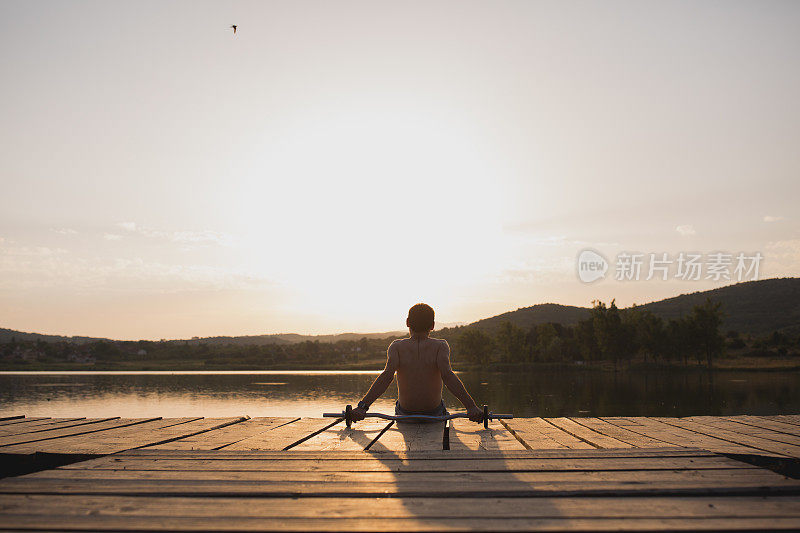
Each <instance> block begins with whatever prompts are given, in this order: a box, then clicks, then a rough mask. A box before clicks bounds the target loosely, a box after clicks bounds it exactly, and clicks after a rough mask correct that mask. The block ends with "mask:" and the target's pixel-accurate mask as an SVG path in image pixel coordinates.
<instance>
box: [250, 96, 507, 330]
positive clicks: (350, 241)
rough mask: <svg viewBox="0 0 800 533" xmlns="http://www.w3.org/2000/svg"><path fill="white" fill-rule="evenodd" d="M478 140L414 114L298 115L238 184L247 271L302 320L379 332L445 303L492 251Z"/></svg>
mask: <svg viewBox="0 0 800 533" xmlns="http://www.w3.org/2000/svg"><path fill="white" fill-rule="evenodd" d="M362 109H363V107H362ZM479 138H480V137H479V136H478V135H475V131H474V129H473V130H470V129H469V128H468V127H465V126H464V125H463V124H458V123H455V122H449V121H447V120H443V119H437V118H433V117H432V116H431V115H424V114H422V113H419V112H417V113H415V112H407V111H404V110H399V111H391V112H386V111H383V112H374V113H365V112H363V111H362V112H359V113H355V112H352V111H348V110H342V111H339V112H336V113H325V114H323V113H315V114H309V115H307V116H306V117H305V118H304V119H303V120H300V121H298V122H297V123H296V124H295V125H294V127H293V128H291V129H290V130H289V131H288V132H287V131H285V130H284V131H283V133H282V135H281V138H280V139H278V140H269V141H265V146H264V147H263V152H262V153H261V154H259V156H258V157H255V158H254V159H253V162H252V166H251V169H250V172H251V173H250V175H249V176H248V177H247V179H246V180H245V181H244V182H243V183H242V187H241V190H240V194H241V197H240V199H239V201H237V204H238V209H237V212H236V214H235V216H236V217H237V218H238V220H239V222H240V224H241V226H242V228H243V231H244V232H245V233H246V234H247V238H246V242H247V247H248V251H249V257H248V259H249V261H250V262H251V264H252V265H253V268H254V269H255V270H256V271H258V272H259V273H261V274H262V275H264V276H265V277H268V278H270V279H272V280H274V281H276V282H278V283H280V284H282V285H283V286H284V287H286V288H288V289H289V290H290V291H291V292H292V293H294V294H293V298H292V299H291V300H292V305H293V307H295V306H296V308H297V309H298V310H301V309H302V310H305V311H306V312H307V311H308V310H309V309H313V310H315V312H317V313H329V312H332V313H334V315H336V314H340V315H341V314H342V313H344V314H345V315H348V314H349V312H350V311H352V313H353V314H352V317H356V316H358V317H359V318H361V319H363V317H364V309H365V308H368V309H370V310H371V311H370V314H371V315H372V316H373V319H374V320H375V321H376V322H381V321H382V319H385V318H386V317H396V316H397V313H398V309H402V307H403V306H406V305H407V304H408V303H409V302H411V303H413V302H415V301H418V300H427V301H432V302H435V303H439V304H440V305H441V304H445V305H446V304H449V303H452V301H453V300H454V298H457V296H456V294H457V291H458V290H459V289H460V288H462V287H464V286H466V285H468V284H471V283H475V282H476V281H477V280H479V279H481V278H485V277H486V276H490V275H492V273H493V272H495V270H496V267H497V265H498V264H499V263H498V261H497V260H498V254H500V253H501V248H502V231H501V226H502V218H503V217H502V216H501V204H500V197H501V194H502V179H501V178H502V176H497V175H495V172H494V171H493V169H492V164H491V161H489V160H488V159H487V158H486V157H485V156H484V154H485V153H486V150H485V149H483V147H482V146H481V145H480V142H479ZM348 307H351V309H348ZM373 313H374V314H373ZM352 317H346V316H343V317H342V318H352Z"/></svg>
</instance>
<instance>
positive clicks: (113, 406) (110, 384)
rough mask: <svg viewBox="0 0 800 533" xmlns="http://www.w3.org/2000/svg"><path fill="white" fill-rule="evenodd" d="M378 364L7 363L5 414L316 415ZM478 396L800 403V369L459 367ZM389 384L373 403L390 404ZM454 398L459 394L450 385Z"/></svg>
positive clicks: (677, 409) (755, 407)
mask: <svg viewBox="0 0 800 533" xmlns="http://www.w3.org/2000/svg"><path fill="white" fill-rule="evenodd" d="M376 375H377V372H369V371H364V372H359V371H355V372H353V371H351V372H328V371H317V372H308V371H297V372H286V371H274V372H273V371H269V372H255V371H241V372H238V371H229V372H2V373H0V416H8V415H17V414H25V415H27V416H52V417H73V416H74V417H78V416H87V417H108V416H121V417H150V416H161V417H184V416H205V417H221V416H238V415H249V416H251V417H255V416H320V415H321V414H322V413H323V412H325V411H340V410H341V409H343V407H344V405H345V404H347V403H351V404H355V403H357V402H358V400H359V399H360V398H361V396H362V395H363V394H364V393H365V392H366V391H367V389H368V387H369V385H370V383H371V382H372V380H373V379H374V378H375V376H376ZM459 375H460V376H461V379H462V380H463V381H464V383H465V384H466V386H467V388H468V390H469V391H470V392H471V393H472V395H473V397H474V398H475V400H476V401H477V402H478V404H484V403H487V404H489V406H490V408H491V409H492V410H493V411H495V412H511V413H513V414H514V415H515V416H519V417H530V416H612V415H628V416H634V415H643V416H644V415H646V416H688V415H699V414H705V415H724V414H781V413H800V372H743V371H742V372H739V371H736V372H734V371H724V372H723V371H720V372H716V373H715V374H714V376H713V379H712V380H709V378H708V375H707V374H706V373H705V372H702V371H686V372H684V371H674V370H673V371H664V372H659V373H655V372H652V373H647V372H624V373H620V374H617V375H614V374H613V373H611V372H601V371H594V370H577V369H575V370H572V369H571V370H543V371H530V372H514V373H477V372H465V373H460V374H459ZM396 396H397V390H396V388H395V386H394V384H393V385H392V386H390V388H389V390H388V391H387V393H386V394H385V395H384V398H382V399H380V400H378V401H377V402H376V404H375V407H374V408H373V410H381V411H383V412H390V411H391V410H392V409H393V406H394V399H395V398H396ZM445 403H446V404H447V405H448V407H450V408H451V410H452V408H457V407H459V404H458V402H457V400H455V398H453V397H452V396H451V395H450V394H449V393H448V394H446V396H445Z"/></svg>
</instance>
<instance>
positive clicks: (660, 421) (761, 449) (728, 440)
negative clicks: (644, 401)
mask: <svg viewBox="0 0 800 533" xmlns="http://www.w3.org/2000/svg"><path fill="white" fill-rule="evenodd" d="M654 422H658V423H660V424H665V425H667V426H672V427H675V428H678V429H683V430H684V431H691V432H692V433H697V434H698V435H705V436H706V437H710V438H712V439H718V440H722V441H725V442H730V443H731V444H736V445H737V446H742V447H745V448H752V449H754V450H759V451H762V452H766V453H776V454H778V455H780V456H783V457H791V455H786V454H785V453H780V452H773V451H770V450H765V449H764V448H759V447H758V446H755V445H753V444H742V443H741V442H736V441H735V440H730V439H726V438H724V437H720V436H718V435H711V434H710V433H703V432H702V431H698V430H696V429H689V428H685V427H682V426H677V425H675V424H670V423H669V422H664V421H663V420H654ZM695 423H696V424H699V422H695ZM700 425H705V424H700ZM708 427H713V426H708ZM742 436H748V435H742Z"/></svg>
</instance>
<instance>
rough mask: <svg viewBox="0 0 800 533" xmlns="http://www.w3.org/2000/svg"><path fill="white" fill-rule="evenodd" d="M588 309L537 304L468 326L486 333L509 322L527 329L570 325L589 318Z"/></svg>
mask: <svg viewBox="0 0 800 533" xmlns="http://www.w3.org/2000/svg"><path fill="white" fill-rule="evenodd" d="M589 314H590V309H589V308H588V307H575V306H572V305H561V304H551V303H547V304H537V305H533V306H531V307H522V308H520V309H517V310H516V311H508V312H507V313H503V314H500V315H497V316H493V317H490V318H484V319H482V320H478V321H477V322H473V323H472V324H469V327H475V328H478V329H480V330H482V331H485V332H487V333H489V332H493V331H495V330H497V329H498V328H499V327H500V325H501V324H503V322H506V321H508V322H511V323H512V324H514V325H515V326H519V327H521V328H525V329H527V328H529V327H531V326H535V325H536V324H546V323H548V322H555V323H558V324H564V325H565V326H566V325H571V324H576V323H578V322H580V321H581V320H584V319H586V318H589Z"/></svg>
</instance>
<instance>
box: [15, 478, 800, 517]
mask: <svg viewBox="0 0 800 533" xmlns="http://www.w3.org/2000/svg"><path fill="white" fill-rule="evenodd" d="M0 494H8V495H26V494H27V495H36V496H64V495H65V494H66V493H64V492H61V491H54V490H49V491H37V492H24V491H9V490H2V489H0ZM68 494H69V496H120V497H152V498H259V499H278V498H280V499H283V498H298V497H300V498H304V499H306V498H321V499H328V498H370V499H374V498H431V497H435V498H442V499H444V498H526V499H527V498H564V497H580V498H608V497H609V496H613V497H625V498H637V497H642V498H649V497H654V496H695V497H698V498H706V497H719V496H728V497H730V496H760V497H769V496H795V495H800V489H798V488H797V487H768V488H767V489H766V490H765V489H764V488H763V487H752V486H750V487H720V489H719V490H714V492H710V489H709V488H685V489H680V488H663V489H661V488H655V489H572V490H569V489H567V490H554V491H546V490H540V489H529V490H515V491H503V490H487V489H482V490H475V491H469V490H460V491H453V492H447V493H431V492H430V491H425V490H405V491H399V492H383V491H380V492H378V491H375V492H347V491H341V492H309V493H300V492H298V491H296V490H284V491H275V492H256V491H250V492H244V491H243V492H233V493H231V492H225V491H219V490H216V491H215V490H209V491H196V492H159V491H154V492H147V493H142V492H140V491H125V490H122V491H100V490H98V491H88V492H87V491H75V492H70V493H68ZM0 527H1V526H0Z"/></svg>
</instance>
